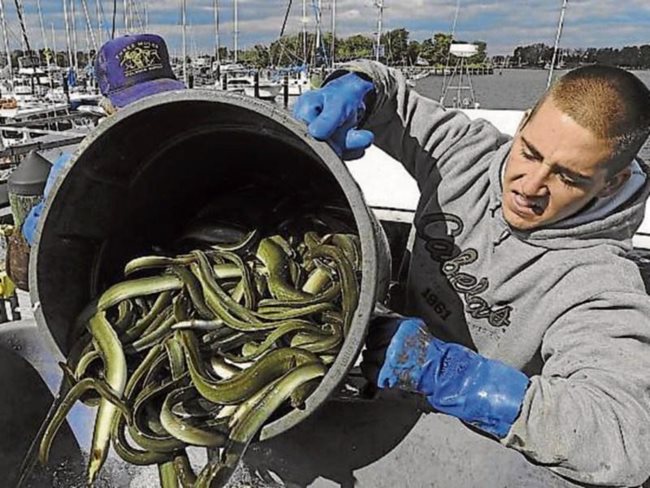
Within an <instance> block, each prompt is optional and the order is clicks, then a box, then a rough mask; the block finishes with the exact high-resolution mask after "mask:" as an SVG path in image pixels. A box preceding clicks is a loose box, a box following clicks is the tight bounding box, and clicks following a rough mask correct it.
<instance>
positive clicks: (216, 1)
mask: <svg viewBox="0 0 650 488" xmlns="http://www.w3.org/2000/svg"><path fill="white" fill-rule="evenodd" d="M220 50H221V46H220V45H219V0H214V52H215V60H216V61H217V66H218V65H220V64H221V57H220V54H219V51H220Z"/></svg>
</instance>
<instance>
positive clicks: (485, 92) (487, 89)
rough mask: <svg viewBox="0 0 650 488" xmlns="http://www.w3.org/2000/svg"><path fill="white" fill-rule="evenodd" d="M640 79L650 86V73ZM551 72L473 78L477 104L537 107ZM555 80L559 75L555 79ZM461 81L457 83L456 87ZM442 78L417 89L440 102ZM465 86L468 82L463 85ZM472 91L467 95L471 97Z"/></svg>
mask: <svg viewBox="0 0 650 488" xmlns="http://www.w3.org/2000/svg"><path fill="white" fill-rule="evenodd" d="M555 73H556V76H562V75H563V74H564V73H566V71H565V70H560V71H556V72H555ZM632 73H634V74H635V75H636V76H638V77H639V79H641V81H643V82H644V83H645V84H646V85H647V86H649V87H650V71H633V72H632ZM547 78H548V71H546V70H535V69H504V70H503V71H502V74H501V75H499V74H498V71H495V73H494V74H493V75H484V76H472V78H471V80H472V85H473V87H474V94H475V95H476V101H477V102H479V103H480V104H481V108H485V109H511V110H526V109H528V108H531V107H532V106H533V105H535V102H536V101H537V100H538V99H539V97H540V96H541V95H542V94H543V93H544V91H545V90H546V80H547ZM554 78H555V76H554ZM456 80H457V78H456V79H455V80H454V84H457V83H455V82H456ZM442 83H443V77H442V76H429V77H427V78H424V79H422V80H419V81H418V82H417V84H416V90H417V91H418V93H421V94H422V95H424V96H427V97H429V98H433V99H435V100H439V99H440V97H441V95H442ZM463 84H464V85H465V84H466V82H464V83H463ZM468 94H469V92H468V91H465V92H464V93H463V96H467V95H468ZM452 99H453V94H451V92H450V93H448V94H447V103H448V104H449V103H451V101H452ZM639 154H640V156H641V157H642V158H643V159H645V160H646V161H649V160H650V140H649V141H647V142H646V144H645V145H644V146H643V148H642V149H641V152H640V153H639Z"/></svg>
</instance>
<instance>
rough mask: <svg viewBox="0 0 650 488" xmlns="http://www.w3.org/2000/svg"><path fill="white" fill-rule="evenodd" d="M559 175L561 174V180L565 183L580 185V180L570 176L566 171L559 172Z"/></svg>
mask: <svg viewBox="0 0 650 488" xmlns="http://www.w3.org/2000/svg"><path fill="white" fill-rule="evenodd" d="M558 175H559V176H560V180H562V182H563V183H566V184H567V185H571V186H578V182H577V181H576V180H574V179H573V178H571V177H570V176H567V175H565V174H564V173H558Z"/></svg>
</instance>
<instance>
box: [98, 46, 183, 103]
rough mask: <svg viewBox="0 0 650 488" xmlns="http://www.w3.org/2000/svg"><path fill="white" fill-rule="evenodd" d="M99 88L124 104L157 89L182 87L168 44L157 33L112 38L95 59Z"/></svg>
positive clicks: (114, 101) (159, 90)
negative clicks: (175, 73) (175, 74)
mask: <svg viewBox="0 0 650 488" xmlns="http://www.w3.org/2000/svg"><path fill="white" fill-rule="evenodd" d="M95 76H96V78H97V83H98V84H99V91H101V93H102V95H104V96H105V97H108V98H109V100H110V101H111V103H112V104H113V105H114V106H116V107H124V106H126V105H128V104H130V103H132V102H135V101H136V100H139V99H141V98H144V97H146V96H149V95H153V94H154V93H161V92H165V91H169V90H182V89H183V88H185V85H184V84H183V83H182V82H181V81H178V80H177V79H176V77H175V76H174V73H173V71H172V67H171V65H170V64H169V53H168V52H167V45H166V44H165V41H164V40H163V38H162V37H160V36H157V35H155V34H136V35H127V36H122V37H118V38H115V39H111V40H110V41H107V42H106V43H104V45H103V46H102V47H101V48H100V49H99V52H98V53H97V57H96V59H95Z"/></svg>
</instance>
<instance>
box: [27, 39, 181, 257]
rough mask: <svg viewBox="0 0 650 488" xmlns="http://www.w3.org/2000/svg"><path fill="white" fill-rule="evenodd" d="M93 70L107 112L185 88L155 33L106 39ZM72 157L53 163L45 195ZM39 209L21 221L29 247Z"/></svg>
mask: <svg viewBox="0 0 650 488" xmlns="http://www.w3.org/2000/svg"><path fill="white" fill-rule="evenodd" d="M94 71H95V76H96V77H97V84H98V85H99V91H100V93H101V94H102V95H103V98H102V99H101V101H100V106H101V107H102V108H103V109H104V111H105V112H106V113H107V114H108V115H111V114H113V113H115V112H116V111H117V110H118V109H120V108H122V107H126V106H127V105H129V104H131V103H133V102H136V101H138V100H140V99H142V98H145V97H147V96H149V95H154V94H156V93H162V92H166V91H170V90H182V89H184V88H185V85H184V84H183V82H181V81H179V80H177V79H176V77H175V76H174V72H173V71H172V67H171V64H170V63H169V52H168V50H167V44H165V41H164V39H163V38H162V37H160V36H158V35H155V34H136V35H126V36H122V37H118V38H116V39H111V40H110V41H107V42H106V43H104V45H102V47H101V48H100V49H99V52H98V53H97V57H96V59H95V70H94ZM71 157H72V154H70V153H64V154H62V155H61V156H60V157H59V158H58V159H57V160H56V161H55V162H54V164H53V165H52V169H51V170H50V174H49V176H48V179H47V183H46V185H45V190H44V197H47V195H48V193H49V192H50V189H51V188H52V185H53V184H54V181H55V180H56V176H57V175H58V174H59V172H60V171H61V168H63V166H65V165H66V164H67V162H68V161H69V160H70V158H71ZM42 211H43V202H41V203H39V204H37V205H35V206H34V207H33V208H32V209H31V211H30V213H29V215H28V216H27V218H26V219H25V223H24V224H23V227H22V233H23V236H24V237H25V240H26V241H27V243H28V244H29V245H30V246H31V245H32V244H33V242H34V238H35V233H36V226H37V223H38V219H39V217H40V215H41V213H42Z"/></svg>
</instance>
